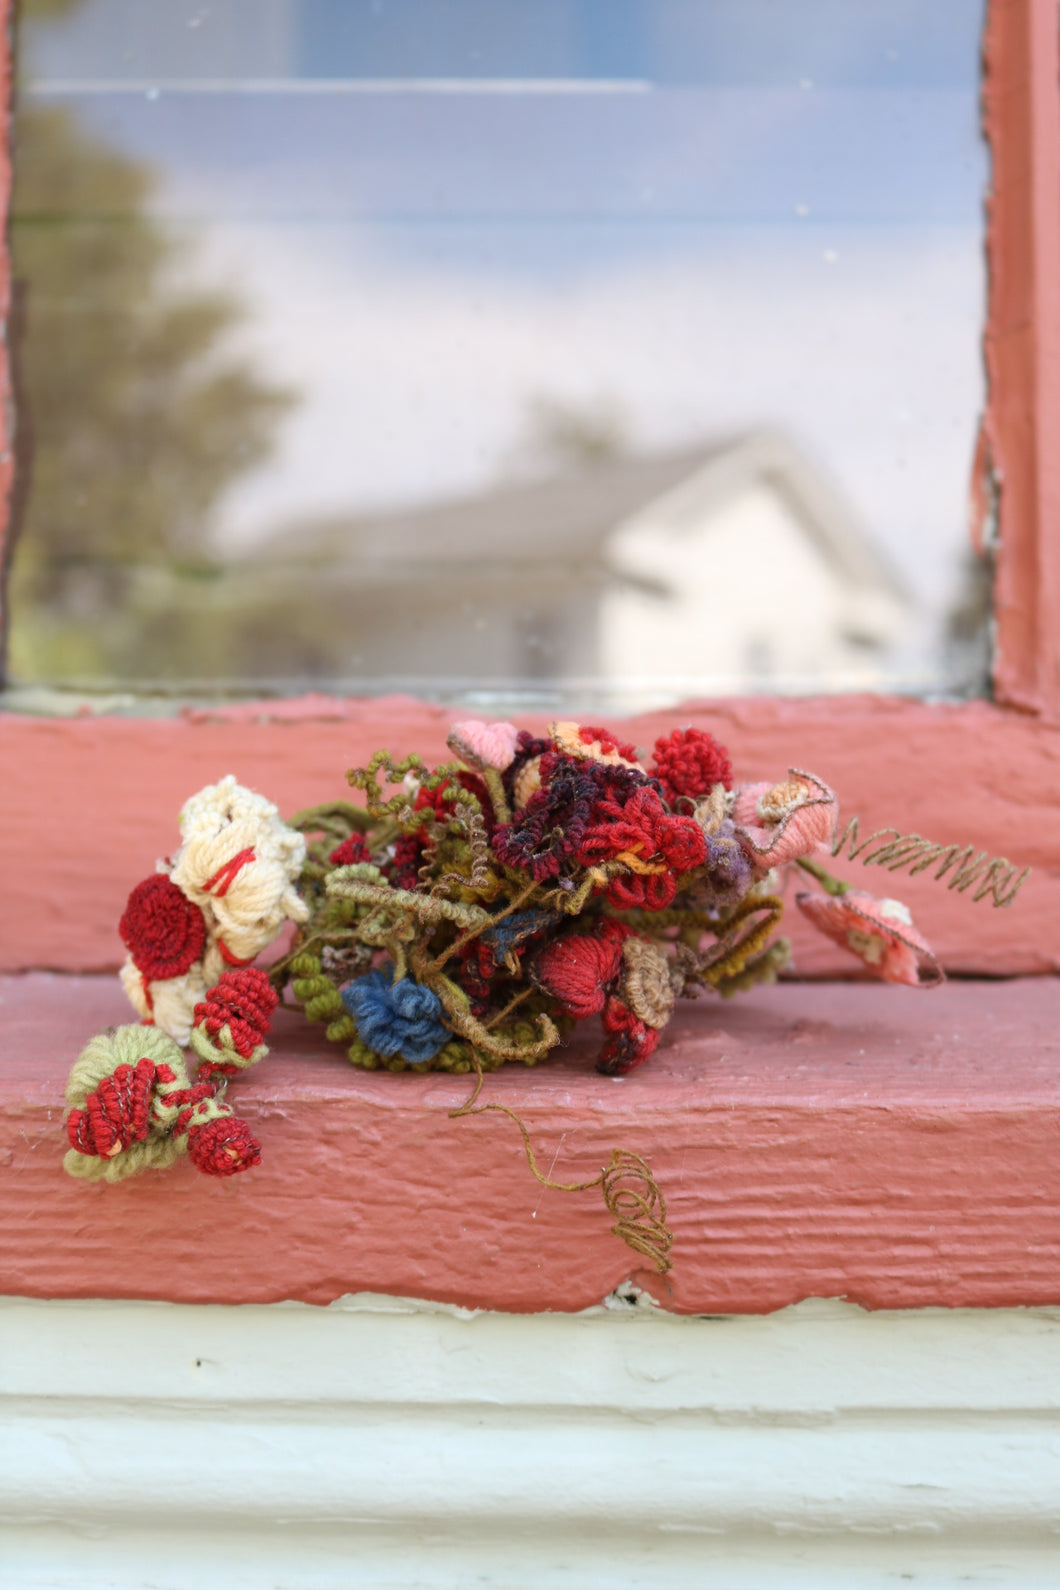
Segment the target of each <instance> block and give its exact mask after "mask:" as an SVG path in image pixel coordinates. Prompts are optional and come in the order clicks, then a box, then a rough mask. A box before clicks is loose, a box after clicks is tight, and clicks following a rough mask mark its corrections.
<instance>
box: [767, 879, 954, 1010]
mask: <svg viewBox="0 0 1060 1590" xmlns="http://www.w3.org/2000/svg"><path fill="white" fill-rule="evenodd" d="M795 904H796V905H797V906H798V908H799V910H800V911H801V912H802V914H803V916H804V917H806V918H807V919H808V920H809V921H810V922H812V923H813V925H814V927H815V928H819V929H820V931H821V932H822V933H824V934H825V935H826V936H827V937H828V938H830V939H832V940H833V941H834V942H835V943H836V944H839V945H841V946H842V947H843V949H845V950H850V952H851V953H852V954H853V955H856V956H857V958H858V960H859V961H861V963H862V965H864V966H867V967H868V969H869V971H870V972H871V973H872V974H873V976H874V977H879V978H881V979H882V980H883V982H885V983H907V984H908V985H909V986H910V987H911V988H931V987H933V986H934V984H936V983H941V982H943V981H944V978H943V972H942V969H941V967H940V966H939V964H938V962H937V961H936V959H935V956H934V953H933V951H932V949H931V946H930V945H929V944H928V942H927V940H926V939H925V938H924V937H923V935H922V934H920V933H919V932H918V931H917V929H916V928H915V927H914V926H913V919H912V917H911V916H910V914H909V912H908V910H907V909H906V907H905V906H904V905H903V904H902V903H901V901H900V900H877V899H876V897H875V896H874V895H871V894H867V893H866V892H865V891H864V890H862V889H851V890H849V891H848V892H847V893H846V894H843V895H839V896H831V895H826V894H810V893H807V894H797V895H796V896H795ZM920 960H923V961H925V962H926V963H927V965H926V968H925V969H924V972H923V973H922V972H921V970H920V969H919V966H918V962H919V961H920Z"/></svg>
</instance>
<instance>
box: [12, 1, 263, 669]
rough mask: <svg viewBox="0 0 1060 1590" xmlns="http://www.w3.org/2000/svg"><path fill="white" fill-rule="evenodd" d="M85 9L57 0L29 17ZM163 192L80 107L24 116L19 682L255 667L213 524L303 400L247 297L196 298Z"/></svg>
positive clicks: (20, 145)
mask: <svg viewBox="0 0 1060 1590" xmlns="http://www.w3.org/2000/svg"><path fill="white" fill-rule="evenodd" d="M67 8H68V7H64V6H63V4H62V3H61V0H44V3H41V0H38V3H37V4H35V5H30V6H27V7H24V19H25V18H27V17H40V16H45V17H48V18H51V17H54V16H55V15H56V14H57V13H58V12H59V11H61V10H63V9H67ZM156 181H157V179H156V177H155V175H154V173H153V172H152V171H151V170H150V169H149V168H148V167H146V166H145V165H143V164H141V163H139V162H137V161H135V160H133V159H131V158H130V157H129V156H128V155H126V154H124V153H121V152H119V151H117V150H115V149H112V148H110V147H108V146H107V145H106V144H105V143H104V142H103V141H102V140H101V139H99V138H98V137H96V136H94V135H93V134H92V133H90V132H88V131H87V130H86V129H85V128H84V127H83V126H81V125H80V123H79V120H78V117H77V116H76V115H75V114H74V113H73V112H71V111H70V110H68V109H66V108H58V107H51V106H47V105H43V106H42V105H40V104H36V103H34V102H33V101H31V100H25V99H24V100H23V101H22V103H21V105H20V106H19V109H18V112H17V116H16V121H15V192H14V200H13V210H12V225H11V248H12V254H13V275H14V282H15V302H16V317H15V339H14V340H15V342H16V347H15V350H14V351H15V359H16V379H17V392H16V400H17V412H16V428H17V448H18V454H17V463H18V468H19V470H20V471H21V472H22V476H21V486H22V488H24V489H22V490H21V492H20V496H21V499H22V511H21V514H20V517H21V521H22V522H21V524H20V525H18V526H17V531H18V534H17V539H16V542H15V547H14V556H13V561H12V566H11V570H10V577H9V587H8V601H7V611H8V613H9V614H10V615H11V618H12V622H11V626H10V670H11V676H12V678H13V680H15V681H18V680H34V681H41V682H49V683H51V682H54V683H62V682H82V681H83V682H86V683H92V682H99V681H102V680H103V679H104V678H109V679H126V680H133V681H137V680H150V679H167V678H170V679H173V678H178V679H179V678H181V677H185V678H188V677H195V676H198V677H203V676H204V675H210V674H216V673H227V672H230V671H232V670H233V669H234V668H238V658H237V657H235V656H233V655H232V654H231V649H230V648H231V645H232V639H231V637H230V636H229V635H228V634H227V631H226V626H225V625H224V624H223V623H218V622H216V620H213V619H212V612H211V609H212V608H213V607H214V606H215V603H214V602H213V600H212V598H211V589H212V585H213V583H214V582H215V581H216V580H217V579H218V578H219V577H220V571H219V570H218V569H217V568H216V567H215V565H214V563H213V561H212V559H211V555H210V542H209V526H210V513H211V509H213V508H214V506H215V505H216V503H217V502H218V500H219V498H220V497H221V495H222V494H223V493H224V491H225V490H226V488H228V487H229V486H231V485H232V484H233V482H234V481H235V480H236V479H237V478H238V477H239V476H240V475H242V474H243V473H244V472H245V471H246V470H248V469H250V468H252V467H253V466H254V465H256V464H258V463H259V462H260V461H262V460H263V459H264V458H265V457H266V456H267V454H268V453H269V450H270V446H271V443H272V439H273V436H274V434H275V428H276V424H277V421H278V420H279V418H280V417H281V416H282V414H283V413H284V412H285V410H286V409H287V407H288V406H289V405H290V403H291V402H292V401H293V398H292V394H290V393H288V392H286V391H283V390H281V389H279V388H277V387H275V386H272V385H270V384H269V383H267V382H266V381H264V380H262V379H261V378H260V376H259V375H258V374H257V373H256V372H255V370H254V369H253V367H252V365H251V363H250V361H249V360H248V359H247V358H245V357H242V356H240V355H238V354H236V353H235V352H233V351H232V348H231V333H232V331H233V330H234V329H235V328H236V327H237V326H238V325H239V323H240V322H241V320H242V319H243V318H244V314H243V310H242V308H241V305H240V303H239V300H238V298H236V297H235V296H234V295H232V294H231V293H228V292H220V291H209V290H208V291H203V290H194V291H192V290H186V289H181V288H180V287H179V286H178V285H177V278H178V272H179V266H180V264H181V262H182V259H183V254H182V250H181V246H180V245H179V243H178V242H177V241H176V240H174V239H173V238H172V237H171V236H170V235H169V234H168V233H167V231H166V229H165V228H164V227H163V225H162V224H161V223H160V222H159V221H158V220H157V219H155V218H154V217H153V216H152V215H151V212H150V201H151V198H152V193H153V191H154V188H155V185H156Z"/></svg>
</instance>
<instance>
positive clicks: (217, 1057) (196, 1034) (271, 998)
mask: <svg viewBox="0 0 1060 1590" xmlns="http://www.w3.org/2000/svg"><path fill="white" fill-rule="evenodd" d="M278 1003H279V1000H278V997H277V994H276V990H275V989H274V988H273V986H272V984H271V982H270V981H269V978H268V974H267V973H266V972H263V971H262V970H261V968H260V967H257V966H246V967H240V968H238V969H237V970H233V971H230V972H225V973H224V974H223V975H222V976H221V977H220V978H219V979H218V982H217V984H216V985H215V987H213V988H211V989H210V991H209V993H208V994H207V996H206V998H205V999H204V1000H202V1001H201V1003H199V1004H198V1005H196V1007H195V1026H194V1028H193V1029H192V1034H191V1043H192V1048H193V1049H194V1050H195V1052H196V1054H197V1055H199V1056H200V1058H201V1059H202V1060H203V1061H204V1062H205V1064H206V1065H207V1066H208V1067H209V1068H210V1069H212V1070H214V1071H220V1072H223V1073H224V1074H226V1075H228V1076H232V1075H234V1073H235V1072H236V1071H242V1070H245V1069H246V1068H247V1067H248V1066H252V1065H254V1064H255V1063H256V1062H257V1061H258V1060H261V1059H262V1058H263V1057H264V1056H265V1055H266V1054H267V1053H268V1051H267V1049H266V1048H265V1044H264V1041H263V1040H264V1038H265V1036H266V1034H267V1033H268V1031H269V1024H270V1022H271V1020H272V1014H273V1012H274V1010H275V1009H276V1006H277V1004H278Z"/></svg>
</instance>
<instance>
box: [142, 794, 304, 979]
mask: <svg viewBox="0 0 1060 1590" xmlns="http://www.w3.org/2000/svg"><path fill="white" fill-rule="evenodd" d="M180 832H181V840H182V843H181V846H180V849H179V850H178V851H177V854H176V856H175V857H174V860H173V872H172V877H173V882H174V883H175V884H177V885H178V887H179V888H181V889H183V891H184V892H185V894H187V895H188V896H189V898H190V899H192V900H194V901H195V903H196V904H197V905H199V906H201V908H202V910H203V913H204V914H205V916H206V919H207V924H208V927H209V931H210V938H211V949H212V948H213V941H214V940H216V941H217V948H218V949H219V951H220V954H219V957H218V960H219V962H220V963H227V964H228V965H229V966H233V965H239V964H241V963H242V964H245V963H247V962H249V961H252V960H253V959H254V957H255V955H257V954H259V953H260V951H261V950H263V949H264V948H265V946H266V945H267V944H271V943H272V941H273V939H274V938H275V937H276V935H277V934H278V933H279V931H280V929H281V928H282V927H283V924H284V921H285V920H286V919H287V918H288V917H289V918H290V919H291V920H292V921H294V922H304V921H306V919H307V918H308V915H309V908H308V907H307V905H306V903H305V901H304V900H303V899H302V898H301V897H300V896H299V894H298V892H297V890H296V888H295V883H296V882H297V880H298V878H299V877H300V875H301V872H302V867H303V865H304V863H305V838H304V837H303V835H302V834H300V833H298V832H297V831H296V830H295V829H293V828H289V827H288V826H287V824H286V823H285V822H284V821H283V820H282V818H281V817H280V814H279V812H278V811H277V809H276V807H275V806H274V805H273V804H272V802H271V801H268V800H266V799H265V797H264V796H263V795H258V794H256V793H255V792H254V791H253V790H249V789H246V788H245V787H244V786H243V785H241V784H237V782H236V780H235V778H234V776H233V775H232V774H231V773H230V774H228V776H227V777H226V778H223V779H221V781H220V782H219V783H217V784H210V785H207V787H206V788H205V789H201V790H199V792H198V793H197V794H195V795H193V796H192V797H191V799H190V800H188V801H187V802H186V803H185V806H184V809H183V811H182V812H181V814H180ZM217 970H218V973H219V972H220V964H219V965H218V969H217ZM208 971H210V968H209V965H208ZM211 975H212V974H211Z"/></svg>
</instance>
